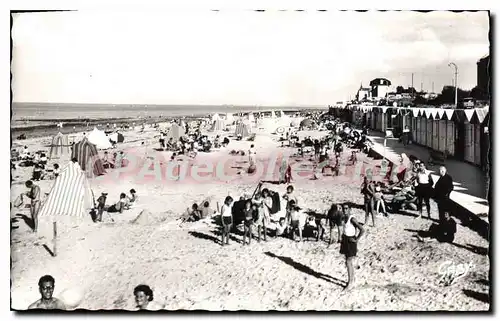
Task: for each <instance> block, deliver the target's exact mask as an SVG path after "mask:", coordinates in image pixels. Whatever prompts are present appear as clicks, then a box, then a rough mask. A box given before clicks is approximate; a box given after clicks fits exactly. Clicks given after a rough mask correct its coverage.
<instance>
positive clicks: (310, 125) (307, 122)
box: [300, 118, 317, 128]
mask: <svg viewBox="0 0 500 321" xmlns="http://www.w3.org/2000/svg"><path fill="white" fill-rule="evenodd" d="M300 127H304V128H315V127H317V125H316V122H315V121H314V120H312V119H309V118H306V119H304V120H303V121H301V122H300Z"/></svg>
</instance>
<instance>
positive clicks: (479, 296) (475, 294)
mask: <svg viewBox="0 0 500 321" xmlns="http://www.w3.org/2000/svg"><path fill="white" fill-rule="evenodd" d="M462 291H463V292H464V294H465V295H466V296H468V297H469V298H473V299H476V300H478V301H481V302H484V303H490V296H489V294H487V293H479V292H476V291H472V290H466V289H464V290H462Z"/></svg>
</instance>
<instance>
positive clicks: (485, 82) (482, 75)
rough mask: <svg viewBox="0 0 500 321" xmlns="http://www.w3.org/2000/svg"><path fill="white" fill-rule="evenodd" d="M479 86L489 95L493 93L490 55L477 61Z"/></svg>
mask: <svg viewBox="0 0 500 321" xmlns="http://www.w3.org/2000/svg"><path fill="white" fill-rule="evenodd" d="M477 87H478V88H479V89H480V90H481V91H482V92H484V93H486V96H487V97H490V93H491V73H490V56H489V55H488V56H486V57H483V58H481V59H479V61H478V62H477Z"/></svg>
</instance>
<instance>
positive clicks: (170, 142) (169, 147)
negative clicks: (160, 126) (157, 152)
mask: <svg viewBox="0 0 500 321" xmlns="http://www.w3.org/2000/svg"><path fill="white" fill-rule="evenodd" d="M167 150H169V151H172V150H175V144H174V139H173V138H172V137H170V138H169V139H168V141H167Z"/></svg>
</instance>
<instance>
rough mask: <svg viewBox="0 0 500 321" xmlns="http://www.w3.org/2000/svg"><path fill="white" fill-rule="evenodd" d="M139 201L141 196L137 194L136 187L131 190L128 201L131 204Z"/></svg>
mask: <svg viewBox="0 0 500 321" xmlns="http://www.w3.org/2000/svg"><path fill="white" fill-rule="evenodd" d="M137 201H139V197H138V196H137V192H136V191H135V189H133V188H132V189H131V190H130V197H129V198H128V202H129V204H130V205H132V204H137Z"/></svg>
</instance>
